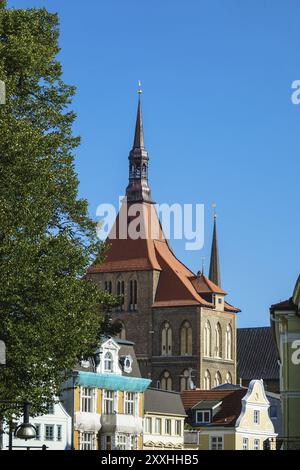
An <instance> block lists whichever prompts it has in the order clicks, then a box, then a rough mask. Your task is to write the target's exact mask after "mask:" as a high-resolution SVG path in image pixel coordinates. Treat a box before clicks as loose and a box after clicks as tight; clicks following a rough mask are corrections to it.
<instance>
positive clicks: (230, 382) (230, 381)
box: [226, 372, 232, 384]
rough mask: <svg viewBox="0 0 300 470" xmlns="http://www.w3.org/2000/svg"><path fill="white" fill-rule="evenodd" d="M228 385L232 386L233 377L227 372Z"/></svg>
mask: <svg viewBox="0 0 300 470" xmlns="http://www.w3.org/2000/svg"><path fill="white" fill-rule="evenodd" d="M226 383H227V384H232V375H231V373H230V372H227V374H226Z"/></svg>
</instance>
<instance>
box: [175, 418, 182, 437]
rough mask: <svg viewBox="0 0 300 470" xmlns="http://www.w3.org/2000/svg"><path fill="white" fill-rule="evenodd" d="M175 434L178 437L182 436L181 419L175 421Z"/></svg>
mask: <svg viewBox="0 0 300 470" xmlns="http://www.w3.org/2000/svg"><path fill="white" fill-rule="evenodd" d="M175 434H176V436H181V421H180V419H176V421H175Z"/></svg>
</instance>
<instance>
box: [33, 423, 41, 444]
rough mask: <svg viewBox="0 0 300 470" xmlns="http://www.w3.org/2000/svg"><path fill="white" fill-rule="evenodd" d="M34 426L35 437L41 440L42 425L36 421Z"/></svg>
mask: <svg viewBox="0 0 300 470" xmlns="http://www.w3.org/2000/svg"><path fill="white" fill-rule="evenodd" d="M34 426H35V429H36V435H35V439H36V440H37V441H39V440H40V439H41V425H40V424H36V423H35V424H34Z"/></svg>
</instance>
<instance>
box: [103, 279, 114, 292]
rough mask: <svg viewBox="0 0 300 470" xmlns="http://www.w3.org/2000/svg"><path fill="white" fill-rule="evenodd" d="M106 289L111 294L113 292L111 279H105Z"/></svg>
mask: <svg viewBox="0 0 300 470" xmlns="http://www.w3.org/2000/svg"><path fill="white" fill-rule="evenodd" d="M104 289H105V290H106V292H108V293H109V294H111V293H112V282H111V281H105V283H104Z"/></svg>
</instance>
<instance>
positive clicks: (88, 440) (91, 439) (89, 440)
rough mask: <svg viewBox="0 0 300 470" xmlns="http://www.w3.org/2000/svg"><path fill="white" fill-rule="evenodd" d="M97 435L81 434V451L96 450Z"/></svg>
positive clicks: (90, 433)
mask: <svg viewBox="0 0 300 470" xmlns="http://www.w3.org/2000/svg"><path fill="white" fill-rule="evenodd" d="M94 449H95V435H94V433H93V432H82V433H81V434H80V450H94Z"/></svg>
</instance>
